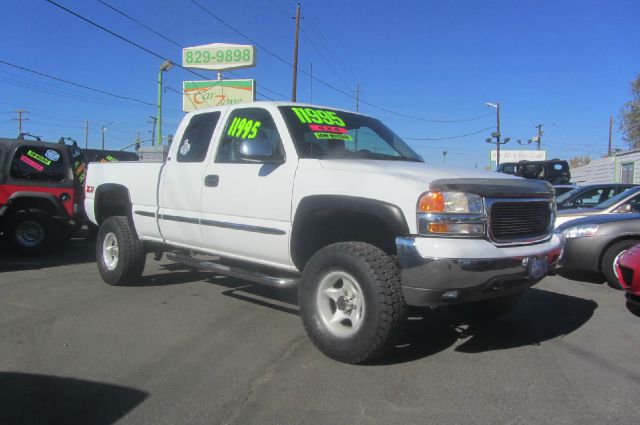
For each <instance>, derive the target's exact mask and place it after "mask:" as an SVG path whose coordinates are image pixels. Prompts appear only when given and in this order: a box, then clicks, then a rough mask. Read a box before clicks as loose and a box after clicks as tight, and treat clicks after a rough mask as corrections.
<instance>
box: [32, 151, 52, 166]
mask: <svg viewBox="0 0 640 425" xmlns="http://www.w3.org/2000/svg"><path fill="white" fill-rule="evenodd" d="M27 155H29V156H30V157H31V158H33V159H35V160H36V161H38V162H41V163H43V164H44V165H51V160H50V159H47V158H45V157H44V156H42V155H40V154H38V153H35V152H34V151H32V150H31V149H29V151H28V152H27Z"/></svg>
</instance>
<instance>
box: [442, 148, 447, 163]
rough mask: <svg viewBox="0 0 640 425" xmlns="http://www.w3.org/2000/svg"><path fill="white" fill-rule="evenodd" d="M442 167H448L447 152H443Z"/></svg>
mask: <svg viewBox="0 0 640 425" xmlns="http://www.w3.org/2000/svg"><path fill="white" fill-rule="evenodd" d="M442 165H447V151H442Z"/></svg>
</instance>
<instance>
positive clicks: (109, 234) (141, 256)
mask: <svg viewBox="0 0 640 425" xmlns="http://www.w3.org/2000/svg"><path fill="white" fill-rule="evenodd" d="M96 260H97V262H98V270H99V271H100V276H102V279H103V280H104V281H105V282H107V283H108V284H109V285H122V284H124V283H132V282H135V281H136V280H137V279H138V278H140V276H141V275H142V271H143V270H144V263H145V260H146V253H145V250H144V247H143V246H142V242H141V241H140V240H139V239H138V237H137V235H136V234H135V231H134V230H133V227H132V225H131V224H130V222H129V219H128V218H127V217H124V216H115V217H109V218H107V219H106V220H105V221H104V222H102V224H101V225H100V229H99V230H98V237H97V240H96Z"/></svg>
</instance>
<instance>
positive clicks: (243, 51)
mask: <svg viewBox="0 0 640 425" xmlns="http://www.w3.org/2000/svg"><path fill="white" fill-rule="evenodd" d="M255 65H256V49H255V47H254V46H251V45H248V44H224V43H213V44H204V45H202V46H193V47H186V48H184V49H182V66H184V67H185V68H197V69H209V70H213V71H223V70H227V71H228V70H231V69H240V68H251V67H253V66H255Z"/></svg>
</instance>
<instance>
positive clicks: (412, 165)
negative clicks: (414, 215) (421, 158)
mask: <svg viewBox="0 0 640 425" xmlns="http://www.w3.org/2000/svg"><path fill="white" fill-rule="evenodd" d="M320 164H321V166H322V167H323V168H325V169H329V170H338V171H351V172H357V173H373V174H386V175H392V176H394V177H397V178H402V179H409V180H414V181H419V182H423V183H430V182H431V181H433V180H437V179H451V178H485V179H486V178H492V179H500V178H504V179H520V178H519V177H514V176H511V175H509V174H503V173H494V172H489V171H483V170H474V169H472V170H467V169H462V168H454V167H442V166H437V165H430V164H425V163H424V162H409V161H380V160H361V159H360V160H349V159H323V160H320Z"/></svg>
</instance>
